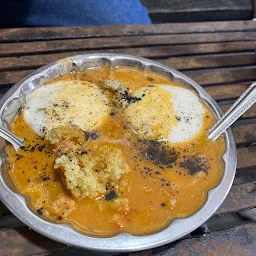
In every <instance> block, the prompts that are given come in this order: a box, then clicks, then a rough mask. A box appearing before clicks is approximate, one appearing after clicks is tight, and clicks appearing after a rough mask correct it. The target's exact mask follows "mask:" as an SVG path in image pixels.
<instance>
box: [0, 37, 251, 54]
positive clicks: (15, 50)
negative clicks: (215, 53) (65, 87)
mask: <svg viewBox="0 0 256 256" xmlns="http://www.w3.org/2000/svg"><path fill="white" fill-rule="evenodd" d="M255 40H256V32H222V33H203V34H199V33H196V34H176V35H156V36H129V37H108V38H105V37H103V38H85V39H72V40H70V39H64V40H53V41H38V42H26V43H24V42H22V43H10V44H9V43H3V44H0V56H10V55H25V54H35V53H49V52H60V51H78V50H79V51H82V50H88V49H95V50H96V49H103V48H124V47H136V46H137V47H138V46H159V45H177V44H191V43H214V42H236V41H255Z"/></svg>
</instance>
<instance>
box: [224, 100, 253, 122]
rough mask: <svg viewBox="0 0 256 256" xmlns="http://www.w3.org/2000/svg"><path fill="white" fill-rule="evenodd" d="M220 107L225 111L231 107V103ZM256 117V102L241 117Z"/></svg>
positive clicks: (241, 118)
mask: <svg viewBox="0 0 256 256" xmlns="http://www.w3.org/2000/svg"><path fill="white" fill-rule="evenodd" d="M220 107H221V109H222V111H223V112H224V113H225V112H226V111H227V110H228V109H229V108H230V107H231V104H227V105H221V106H220ZM255 117H256V105H255V104H254V105H253V106H252V107H251V108H250V109H249V110H247V111H246V112H245V113H244V114H243V115H242V116H241V117H240V118H239V119H240V120H243V119H248V118H255Z"/></svg>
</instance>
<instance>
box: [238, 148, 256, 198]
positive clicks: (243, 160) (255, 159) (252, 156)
mask: <svg viewBox="0 0 256 256" xmlns="http://www.w3.org/2000/svg"><path fill="white" fill-rule="evenodd" d="M255 167H256V147H248V148H238V149H237V169H238V170H242V169H247V168H255ZM255 200H256V199H255Z"/></svg>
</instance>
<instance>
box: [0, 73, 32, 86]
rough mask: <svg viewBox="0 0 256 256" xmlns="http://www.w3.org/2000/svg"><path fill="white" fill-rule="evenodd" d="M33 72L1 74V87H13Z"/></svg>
mask: <svg viewBox="0 0 256 256" xmlns="http://www.w3.org/2000/svg"><path fill="white" fill-rule="evenodd" d="M32 72H33V70H21V71H8V72H0V85H12V84H15V83H17V82H19V81H20V80H21V79H23V78H24V77H25V76H27V75H29V74H30V73H32Z"/></svg>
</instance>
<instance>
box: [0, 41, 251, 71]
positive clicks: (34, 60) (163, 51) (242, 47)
mask: <svg viewBox="0 0 256 256" xmlns="http://www.w3.org/2000/svg"><path fill="white" fill-rule="evenodd" d="M255 48H256V41H252V42H233V43H224V42H223V43H209V44H191V45H174V46H156V47H137V48H136V47H135V48H128V49H107V50H97V51H96V50H87V51H75V52H64V53H55V54H43V55H32V56H20V57H4V58H1V61H0V71H4V70H15V69H32V68H38V67H40V66H43V65H46V64H48V63H51V62H53V61H56V60H59V59H62V58H66V57H69V56H74V55H79V54H90V53H106V52H109V53H124V54H130V55H137V56H141V57H147V58H158V57H174V56H182V55H193V54H209V53H225V52H226V53H228V52H241V51H251V50H255Z"/></svg>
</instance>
